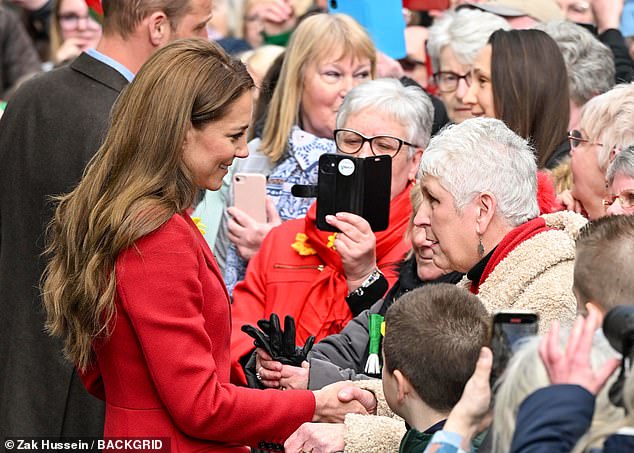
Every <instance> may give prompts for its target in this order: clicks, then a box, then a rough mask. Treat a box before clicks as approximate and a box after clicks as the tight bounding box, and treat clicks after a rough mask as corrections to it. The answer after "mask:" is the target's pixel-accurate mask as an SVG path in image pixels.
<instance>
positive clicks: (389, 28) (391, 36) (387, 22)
mask: <svg viewBox="0 0 634 453" xmlns="http://www.w3.org/2000/svg"><path fill="white" fill-rule="evenodd" d="M328 9H329V10H330V12H331V13H341V14H347V15H348V16H351V17H353V18H354V19H355V20H356V21H357V22H359V23H360V24H361V25H362V26H363V27H364V28H365V29H366V30H367V32H368V34H369V35H370V37H371V38H372V41H373V42H374V45H375V46H376V47H377V49H379V50H380V51H381V52H383V53H384V54H386V55H388V56H390V57H392V58H394V59H396V60H398V59H399V58H404V57H405V56H406V55H407V50H406V48H405V17H404V16H403V3H402V2H396V1H385V0H328Z"/></svg>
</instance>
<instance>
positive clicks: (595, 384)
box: [539, 310, 620, 395]
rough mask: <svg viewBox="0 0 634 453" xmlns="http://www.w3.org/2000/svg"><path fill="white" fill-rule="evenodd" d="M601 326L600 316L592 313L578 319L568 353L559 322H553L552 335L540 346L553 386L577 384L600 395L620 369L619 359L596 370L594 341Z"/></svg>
mask: <svg viewBox="0 0 634 453" xmlns="http://www.w3.org/2000/svg"><path fill="white" fill-rule="evenodd" d="M599 327H601V321H600V320H599V315H598V314H597V312H596V311H595V310H588V317H587V318H583V317H582V316H578V317H577V319H576V320H575V324H574V325H573V327H572V331H571V332H570V337H569V338H568V344H567V345H566V351H565V353H564V354H562V353H561V351H560V349H559V322H558V321H556V320H555V321H553V323H552V325H551V327H550V330H549V331H548V334H547V335H546V336H545V337H544V338H543V339H542V341H541V343H540V344H539V355H540V357H541V358H542V360H543V362H544V366H545V367H546V371H547V372H548V377H549V378H550V382H551V383H552V384H574V385H579V386H581V387H583V388H585V389H586V390H587V391H589V392H590V393H592V394H593V395H596V394H597V393H599V390H601V388H602V387H603V386H604V385H605V383H606V381H607V380H608V378H609V377H610V376H611V375H612V373H613V372H614V370H616V368H617V367H618V366H619V363H620V362H619V360H618V359H609V360H607V361H606V362H605V363H604V364H603V366H602V367H601V369H600V370H599V371H598V372H595V371H594V370H593V369H592V364H591V363H590V354H591V351H592V338H593V337H594V334H595V332H596V330H597V329H598V328H599Z"/></svg>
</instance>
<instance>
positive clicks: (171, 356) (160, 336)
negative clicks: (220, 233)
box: [117, 221, 315, 446]
mask: <svg viewBox="0 0 634 453" xmlns="http://www.w3.org/2000/svg"><path fill="white" fill-rule="evenodd" d="M170 224H171V225H172V228H171V229H170V230H167V231H163V232H162V233H161V234H160V235H157V237H160V240H158V239H156V240H150V241H147V242H143V241H139V242H137V247H136V250H135V249H130V250H129V251H128V253H126V254H125V256H124V259H121V260H119V261H118V262H117V285H118V291H119V297H120V301H121V304H122V305H123V307H124V309H125V312H126V314H127V316H128V317H129V319H130V321H131V323H132V326H133V329H134V331H135V333H136V336H137V340H138V344H139V346H140V348H141V350H142V353H143V356H144V358H145V361H146V366H147V369H148V372H149V374H150V375H151V377H152V381H153V383H154V385H155V387H156V391H157V393H158V394H159V396H160V398H161V400H162V402H163V404H164V405H165V407H166V410H167V411H168V412H169V414H170V416H171V417H172V419H173V421H174V423H175V424H176V425H177V426H178V427H179V429H180V430H181V431H183V432H184V433H186V434H188V435H190V436H193V437H197V438H201V439H209V440H216V441H221V442H234V443H238V444H243V445H245V444H246V445H253V446H255V445H257V443H258V441H260V440H261V439H263V438H267V439H274V440H275V441H277V442H283V441H284V440H285V439H286V437H288V436H289V435H290V434H291V433H292V432H293V431H294V430H296V429H297V428H298V427H299V426H300V425H301V424H302V423H303V422H306V421H310V420H311V419H312V416H313V413H314V410H315V399H314V395H313V394H312V393H311V392H308V391H293V392H280V391H277V390H265V391H261V390H254V389H248V388H241V387H236V386H234V385H231V384H229V383H228V382H227V381H228V378H229V370H228V364H226V363H225V364H224V367H223V368H222V373H221V372H220V371H221V370H219V364H218V363H216V359H215V357H214V344H213V343H214V342H213V341H212V337H213V336H214V335H215V336H216V337H218V336H222V338H215V340H216V342H218V343H220V348H221V350H222V348H226V346H228V344H229V338H228V336H229V334H230V331H229V329H230V326H229V319H228V318H227V316H223V317H220V318H222V319H213V317H211V319H210V317H209V316H204V315H203V313H209V311H210V310H212V311H213V310H214V308H213V304H228V301H227V299H226V297H225V296H223V297H222V298H221V300H209V298H208V294H209V288H206V287H205V288H204V287H203V285H202V283H201V274H204V273H209V272H210V270H209V268H207V267H206V266H205V263H204V259H201V254H202V252H201V250H200V248H198V247H197V245H196V244H195V237H194V235H193V234H192V232H191V230H190V226H189V225H187V223H186V222H184V221H181V222H180V223H179V222H170ZM174 225H175V227H174ZM137 250H138V251H137ZM201 262H202V264H201ZM205 275H206V274H205ZM216 283H217V284H218V285H222V282H220V281H217V282H216ZM219 288H220V289H222V286H219ZM222 291H223V293H224V290H222ZM210 304H211V306H210ZM220 308H221V309H222V310H224V309H225V307H220ZM219 312H220V313H222V311H219ZM227 315H228V314H227ZM210 324H211V325H210ZM219 332H221V333H222V334H221V333H219ZM225 334H226V336H225ZM216 348H218V345H216ZM217 350H218V349H217ZM227 359H228V358H227ZM223 375H224V376H225V377H224V378H222V377H221V376H223Z"/></svg>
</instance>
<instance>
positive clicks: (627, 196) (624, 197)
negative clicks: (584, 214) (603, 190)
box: [603, 189, 634, 209]
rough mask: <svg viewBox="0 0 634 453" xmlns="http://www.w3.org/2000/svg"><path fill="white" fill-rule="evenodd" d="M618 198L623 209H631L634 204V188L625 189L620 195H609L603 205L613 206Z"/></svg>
mask: <svg viewBox="0 0 634 453" xmlns="http://www.w3.org/2000/svg"><path fill="white" fill-rule="evenodd" d="M616 200H619V204H620V205H621V207H622V208H623V209H629V208H631V207H633V206H634V189H625V190H623V191H621V193H619V194H618V195H612V194H610V195H607V196H606V197H605V198H604V199H603V206H605V207H606V208H607V207H609V206H612V205H613V204H614V202H615V201H616Z"/></svg>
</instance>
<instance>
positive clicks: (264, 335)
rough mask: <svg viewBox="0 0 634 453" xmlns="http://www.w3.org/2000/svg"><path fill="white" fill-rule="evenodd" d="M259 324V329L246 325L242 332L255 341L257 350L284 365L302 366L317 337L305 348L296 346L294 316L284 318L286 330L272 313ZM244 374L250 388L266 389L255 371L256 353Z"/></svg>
mask: <svg viewBox="0 0 634 453" xmlns="http://www.w3.org/2000/svg"><path fill="white" fill-rule="evenodd" d="M257 324H258V327H259V329H258V328H257V327H254V326H252V325H250V324H245V325H244V326H242V331H243V332H244V333H246V334H247V335H249V336H250V337H251V338H253V339H254V342H253V345H254V346H255V347H256V348H262V349H264V350H265V351H266V352H267V353H268V354H269V355H270V356H271V358H272V359H273V360H275V361H277V362H280V363H281V364H283V365H291V366H297V367H298V366H301V364H302V362H304V361H305V360H306V356H307V355H308V352H309V351H310V350H311V348H312V347H313V344H314V343H315V337H314V336H312V335H311V336H310V337H308V339H307V340H306V343H305V344H304V347H299V346H296V345H295V320H294V319H293V317H292V316H288V315H287V316H286V317H285V318H284V330H282V327H281V326H280V318H279V316H277V314H275V313H271V316H270V318H269V319H260V320H259V321H258V323H257ZM244 372H245V375H246V377H247V382H248V384H249V387H252V388H264V386H263V385H262V383H261V382H260V379H258V376H257V372H256V371H255V353H254V355H253V356H252V357H251V358H250V360H249V361H248V363H247V364H246V366H245V367H244Z"/></svg>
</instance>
